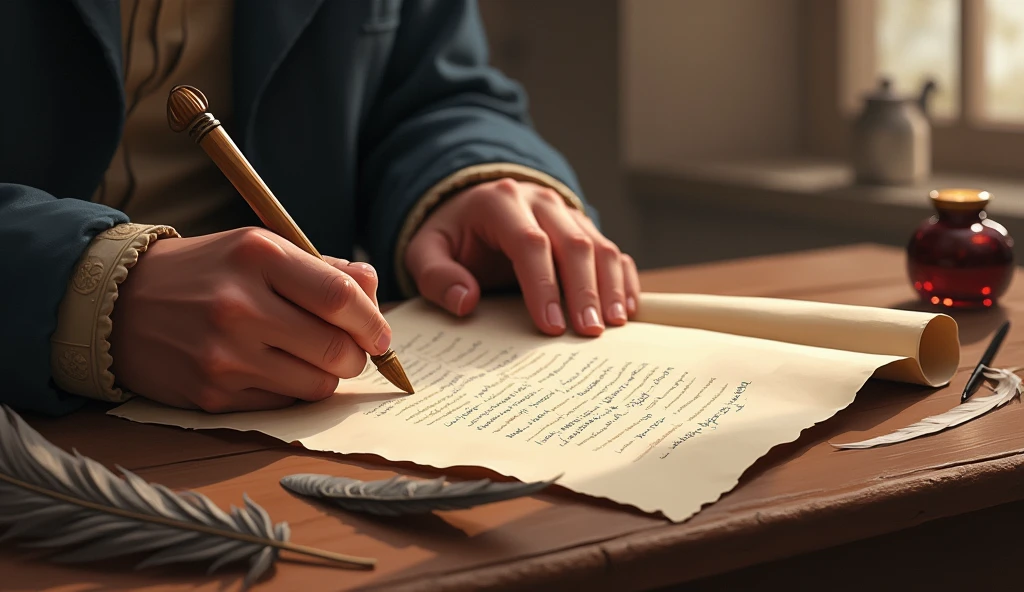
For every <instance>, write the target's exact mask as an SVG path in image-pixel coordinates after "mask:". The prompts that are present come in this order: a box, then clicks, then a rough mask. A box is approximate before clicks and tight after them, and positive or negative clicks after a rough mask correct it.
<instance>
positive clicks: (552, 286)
mask: <svg viewBox="0 0 1024 592" xmlns="http://www.w3.org/2000/svg"><path fill="white" fill-rule="evenodd" d="M535 284H536V286H537V288H539V289H540V291H541V292H545V293H547V292H553V293H555V294H557V293H558V280H556V279H555V278H553V277H551V276H548V275H544V276H541V277H539V278H537V279H536V280H535Z"/></svg>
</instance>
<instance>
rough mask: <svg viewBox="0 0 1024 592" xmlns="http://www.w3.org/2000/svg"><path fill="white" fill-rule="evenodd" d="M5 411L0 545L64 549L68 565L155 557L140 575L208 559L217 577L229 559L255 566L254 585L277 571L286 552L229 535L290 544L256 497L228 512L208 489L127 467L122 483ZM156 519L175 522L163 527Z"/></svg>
mask: <svg viewBox="0 0 1024 592" xmlns="http://www.w3.org/2000/svg"><path fill="white" fill-rule="evenodd" d="M0 407H2V413H0V527H7V528H6V532H4V533H3V535H2V536H0V539H4V540H6V539H27V540H26V541H25V542H24V543H23V544H24V545H25V546H31V547H37V548H53V549H60V550H62V551H63V552H62V553H61V554H59V555H57V556H54V557H51V559H52V560H53V561H59V562H87V561H96V560H100V559H108V558H114V557H122V556H127V555H138V554H140V553H147V554H148V556H147V557H146V558H145V559H143V560H142V561H141V562H140V563H139V564H138V565H137V566H136V569H142V568H145V567H150V566H156V565H166V564H174V563H191V562H204V563H210V564H211V565H210V571H211V573H212V571H213V570H215V569H217V568H220V567H222V566H223V565H226V564H228V563H234V562H238V561H242V560H248V561H249V570H248V573H247V574H246V577H245V582H244V584H243V585H244V586H245V587H248V586H250V585H251V584H252V583H253V582H255V581H256V580H257V579H259V577H260V576H261V575H262V574H263V573H264V572H265V571H266V570H267V569H269V568H270V567H271V565H273V563H274V562H275V561H276V560H277V556H278V549H277V548H276V547H273V546H270V545H264V544H258V543H253V542H249V541H241V540H236V539H233V538H229V533H236V534H242V535H249V536H254V537H259V538H260V539H263V540H270V541H279V542H286V541H287V540H288V537H289V529H288V525H287V524H284V523H281V524H277V525H275V524H273V523H272V522H271V520H270V516H269V515H268V514H267V512H266V511H264V510H263V508H261V507H260V506H258V505H257V504H255V503H254V502H253V501H252V500H250V499H249V498H248V497H245V506H244V508H232V509H231V512H230V513H226V512H224V511H223V510H221V509H220V508H218V507H217V506H216V505H214V504H213V502H212V501H210V500H209V499H208V498H206V497H205V496H203V495H201V494H199V493H196V492H185V493H175V492H173V491H171V490H170V489H168V488H166V487H164V486H162V485H157V484H151V483H148V482H146V480H145V479H143V478H141V477H139V476H138V475H135V474H134V473H131V472H129V471H126V470H124V469H121V468H120V467H118V469H119V470H120V472H121V473H122V474H123V475H124V478H123V479H122V478H120V477H118V476H117V475H115V474H114V473H113V472H111V471H110V470H108V469H107V468H106V467H104V466H103V465H101V464H100V463H98V462H96V461H94V460H92V459H90V458H86V457H84V456H82V455H80V454H78V452H77V451H76V452H74V453H73V454H69V453H67V452H65V451H63V450H61V449H60V448H57V447H56V446H54V445H53V444H51V443H50V442H49V441H47V440H46V439H45V438H43V437H42V435H40V434H39V433H38V432H36V431H35V430H33V429H32V428H31V427H30V426H28V424H26V423H25V422H24V421H23V420H22V419H21V417H19V416H18V414H17V413H15V412H14V411H12V410H11V409H9V408H8V407H6V406H0ZM26 484H27V486H26ZM33 487H34V488H38V489H41V490H44V491H38V490H33ZM61 497H64V498H65V499H60V498H61ZM90 504H91V505H95V506H97V507H89V506H90ZM112 510H113V511H116V510H121V511H124V512H130V513H132V514H133V516H131V517H128V516H121V515H118V514H115V513H111V511H112ZM153 518H157V519H164V520H170V521H172V522H174V523H175V525H174V526H172V525H166V524H160V523H156V522H153V521H152V519H153ZM193 525H200V526H206V527H209V528H216V529H218V530H220V531H224V532H225V535H223V536H222V535H217V534H208V533H203V532H197V531H195V530H190V527H192V526H193Z"/></svg>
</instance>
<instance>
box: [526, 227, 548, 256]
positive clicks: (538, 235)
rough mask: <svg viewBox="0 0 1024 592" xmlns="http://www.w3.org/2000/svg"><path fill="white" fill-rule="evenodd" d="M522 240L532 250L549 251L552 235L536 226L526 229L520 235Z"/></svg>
mask: <svg viewBox="0 0 1024 592" xmlns="http://www.w3.org/2000/svg"><path fill="white" fill-rule="evenodd" d="M520 240H521V241H522V243H523V245H524V246H525V247H526V248H527V249H528V250H530V251H540V252H547V251H549V250H551V237H549V236H548V234H547V233H546V232H544V231H543V230H541V229H540V228H538V227H536V226H531V227H529V228H526V229H524V230H523V232H522V234H521V235H520Z"/></svg>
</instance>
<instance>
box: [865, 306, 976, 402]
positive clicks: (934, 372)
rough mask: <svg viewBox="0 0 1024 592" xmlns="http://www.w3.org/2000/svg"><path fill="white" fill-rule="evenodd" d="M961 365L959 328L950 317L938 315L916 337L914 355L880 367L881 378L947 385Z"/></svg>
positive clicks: (931, 384) (876, 376)
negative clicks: (915, 353) (915, 351)
mask: <svg viewBox="0 0 1024 592" xmlns="http://www.w3.org/2000/svg"><path fill="white" fill-rule="evenodd" d="M959 365H960V328H959V326H958V325H957V324H956V321H955V320H954V319H953V317H951V316H949V315H945V314H937V315H935V316H933V317H932V318H931V319H929V320H928V323H927V324H926V325H925V326H924V329H923V330H922V331H921V334H920V335H919V336H918V342H917V355H916V356H915V357H913V358H906V359H903V360H897V361H895V362H892V363H890V364H886V365H885V366H882V367H881V368H879V369H878V370H877V371H876V372H875V374H874V376H875V378H881V379H884V380H895V381H898V382H909V383H914V384H923V385H926V386H930V387H940V386H945V385H947V384H949V381H950V380H952V379H953V376H954V375H955V374H956V369H957V367H959Z"/></svg>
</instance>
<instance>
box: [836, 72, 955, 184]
mask: <svg viewBox="0 0 1024 592" xmlns="http://www.w3.org/2000/svg"><path fill="white" fill-rule="evenodd" d="M934 89H935V83H934V82H933V81H928V82H926V83H925V85H924V87H923V88H922V89H921V94H920V96H918V97H917V98H910V97H902V96H899V95H897V94H895V93H894V92H893V90H892V83H891V81H889V80H888V79H885V78H883V79H882V80H881V81H880V84H879V87H878V89H876V90H875V92H873V93H872V94H870V95H868V96H867V97H866V99H865V101H864V109H863V111H861V113H860V116H859V117H858V118H857V120H856V121H855V122H854V125H853V165H854V172H855V174H856V179H857V182H858V183H862V184H871V185H913V184H915V183H919V182H921V181H924V180H926V179H927V178H928V176H929V175H930V174H931V124H930V123H929V122H928V105H927V103H928V96H929V95H930V94H931V93H932V91H933V90H934Z"/></svg>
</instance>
